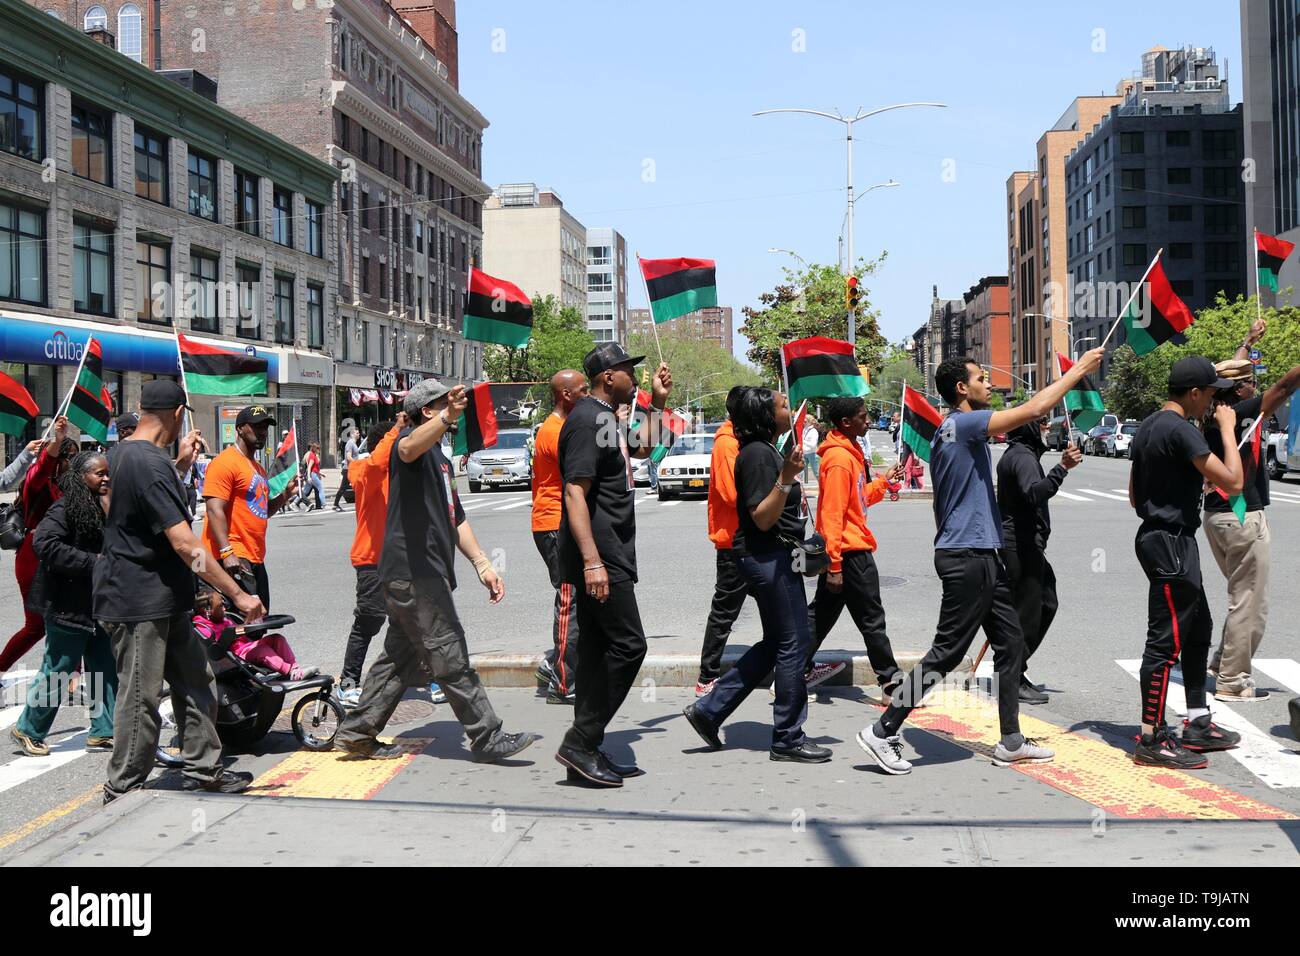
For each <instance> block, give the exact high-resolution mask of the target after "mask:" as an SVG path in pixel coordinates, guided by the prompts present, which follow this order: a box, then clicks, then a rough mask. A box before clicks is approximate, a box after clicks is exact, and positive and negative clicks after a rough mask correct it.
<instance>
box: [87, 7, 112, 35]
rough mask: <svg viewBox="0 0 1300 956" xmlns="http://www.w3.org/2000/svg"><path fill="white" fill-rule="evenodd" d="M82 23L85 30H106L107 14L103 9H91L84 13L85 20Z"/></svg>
mask: <svg viewBox="0 0 1300 956" xmlns="http://www.w3.org/2000/svg"><path fill="white" fill-rule="evenodd" d="M82 23H84V24H85V29H87V30H107V29H108V13H107V11H105V10H104V8H103V7H98V6H96V7H91V8H90V9H89V10H87V11H86V19H85V20H83V21H82Z"/></svg>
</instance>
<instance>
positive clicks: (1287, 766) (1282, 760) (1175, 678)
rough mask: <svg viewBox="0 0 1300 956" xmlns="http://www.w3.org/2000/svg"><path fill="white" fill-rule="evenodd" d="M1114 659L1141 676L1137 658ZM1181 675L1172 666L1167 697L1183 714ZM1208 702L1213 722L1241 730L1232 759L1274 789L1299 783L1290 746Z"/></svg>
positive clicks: (1296, 761) (1299, 773)
mask: <svg viewBox="0 0 1300 956" xmlns="http://www.w3.org/2000/svg"><path fill="white" fill-rule="evenodd" d="M1115 663H1116V664H1118V665H1119V666H1120V667H1122V668H1124V670H1125V671H1127V672H1128V674H1129V676H1131V677H1133V678H1134V679H1135V680H1141V668H1142V662H1141V661H1133V660H1130V661H1116V662H1115ZM1182 678H1183V674H1182V668H1176V669H1175V670H1174V671H1172V672H1171V673H1170V675H1169V692H1168V697H1167V701H1168V704H1169V708H1170V709H1171V710H1173V712H1174V713H1176V714H1178V715H1179V716H1180V717H1186V716H1187V698H1186V696H1185V695H1184V693H1183V680H1182ZM1208 704H1209V707H1210V711H1211V712H1212V713H1213V715H1214V722H1215V723H1216V724H1218V725H1219V726H1220V727H1226V728H1228V729H1229V730H1235V731H1236V732H1237V733H1239V734H1241V744H1240V745H1239V746H1238V747H1236V748H1235V749H1233V750H1229V751H1227V753H1228V754H1229V756H1231V757H1232V759H1233V760H1235V761H1237V763H1239V764H1241V765H1242V766H1243V767H1245V768H1246V769H1247V770H1249V771H1250V772H1251V773H1253V774H1254V775H1255V776H1257V777H1258V778H1259V779H1260V780H1261V781H1262V782H1263V783H1265V784H1266V785H1268V786H1269V787H1271V788H1272V789H1274V790H1281V789H1285V788H1289V787H1300V758H1297V755H1296V751H1295V748H1294V747H1289V746H1286V745H1284V744H1283V743H1281V742H1280V741H1278V740H1276V739H1274V738H1273V737H1272V736H1270V735H1269V734H1266V733H1264V731H1262V730H1260V729H1259V728H1258V727H1256V726H1255V725H1254V724H1252V723H1251V722H1250V721H1249V720H1247V719H1246V718H1244V717H1242V716H1241V715H1240V714H1238V713H1237V712H1236V711H1235V710H1233V709H1232V708H1231V707H1229V706H1228V705H1227V704H1225V703H1223V701H1220V700H1214V699H1213V698H1210V699H1209V701H1208ZM1256 706H1259V705H1256Z"/></svg>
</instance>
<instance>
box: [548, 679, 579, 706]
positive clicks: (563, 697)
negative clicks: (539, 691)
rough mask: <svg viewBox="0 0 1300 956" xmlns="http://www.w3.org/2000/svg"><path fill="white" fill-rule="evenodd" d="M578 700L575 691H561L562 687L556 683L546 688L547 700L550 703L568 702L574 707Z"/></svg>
mask: <svg viewBox="0 0 1300 956" xmlns="http://www.w3.org/2000/svg"><path fill="white" fill-rule="evenodd" d="M577 701H578V698H577V695H576V694H575V693H574V692H573V691H569V692H568V693H567V694H564V693H561V692H560V688H558V687H556V686H555V685H554V684H552V685H551V686H549V687H547V688H546V702H547V703H548V704H568V705H569V706H570V707H572V706H574V705H575V704H576V703H577Z"/></svg>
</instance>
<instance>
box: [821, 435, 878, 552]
mask: <svg viewBox="0 0 1300 956" xmlns="http://www.w3.org/2000/svg"><path fill="white" fill-rule="evenodd" d="M817 454H818V455H819V456H821V468H820V471H819V472H818V490H817V533H818V534H820V535H821V536H822V537H823V538H825V539H826V554H827V555H828V556H829V557H830V559H831V566H830V570H831V572H832V573H835V574H838V573H839V572H840V571H841V570H842V569H843V567H842V564H841V561H842V559H843V556H844V553H845V552H846V551H875V550H876V539H875V536H874V535H872V533H871V532H870V531H869V530H867V508H869V507H871V506H872V505H874V504H875V503H876V502H878V501H880V500H881V499H882V498H884V497H885V491H886V486H885V479H883V478H877V479H875V480H874V481H868V480H867V465H866V460H865V459H864V458H863V456H862V449H861V448H860V447H859V446H858V443H857V442H856V441H854V440H853V439H852V438H849V437H848V436H847V435H845V434H843V433H842V432H840V431H839V429H831V431H829V432H827V433H826V438H825V439H824V440H823V441H822V443H821V445H819V446H818V448H817Z"/></svg>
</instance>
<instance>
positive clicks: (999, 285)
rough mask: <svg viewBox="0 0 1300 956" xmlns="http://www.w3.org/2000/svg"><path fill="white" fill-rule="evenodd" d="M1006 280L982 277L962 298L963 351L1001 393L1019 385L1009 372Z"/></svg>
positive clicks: (1009, 350)
mask: <svg viewBox="0 0 1300 956" xmlns="http://www.w3.org/2000/svg"><path fill="white" fill-rule="evenodd" d="M1007 291H1008V287H1007V277H1006V276H985V277H984V278H982V279H980V280H979V282H977V283H975V284H974V285H973V286H971V287H970V289H968V290H967V292H966V294H965V295H964V296H963V297H962V303H963V306H964V308H963V312H964V316H963V321H964V323H965V325H966V339H967V341H966V349H967V352H966V354H968V355H969V356H970V357H971V358H973V359H974V360H975V361H976V362H978V363H979V364H980V365H981V366H982V367H983V368H985V369H987V370H988V373H989V384H990V385H992V387H993V388H994V389H996V390H997V391H999V392H1003V393H1004V394H1006V393H1010V392H1013V391H1015V390H1016V386H1017V385H1019V384H1020V383H1019V382H1018V381H1016V379H1015V377H1014V373H1013V372H1012V370H1011V317H1010V311H1009V303H1008V301H1007Z"/></svg>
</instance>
